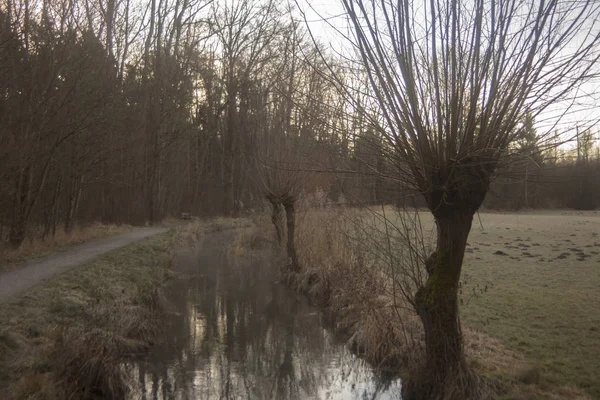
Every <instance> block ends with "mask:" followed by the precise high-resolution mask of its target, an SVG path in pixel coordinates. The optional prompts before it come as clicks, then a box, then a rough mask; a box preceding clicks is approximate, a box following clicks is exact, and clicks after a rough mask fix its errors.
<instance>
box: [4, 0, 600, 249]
mask: <svg viewBox="0 0 600 400" xmlns="http://www.w3.org/2000/svg"><path fill="white" fill-rule="evenodd" d="M288 7H289V6H288V5H286V4H284V2H280V1H278V0H265V1H261V0H254V1H242V0H236V1H233V2H226V3H221V2H210V1H205V0H162V1H161V0H149V1H144V2H132V1H130V0H82V1H76V2H63V1H57V0H1V2H0V237H1V239H2V240H3V241H6V240H8V241H10V242H11V243H12V244H13V245H14V246H19V245H20V243H21V242H22V241H23V240H24V239H25V237H27V236H28V235H30V234H32V232H33V228H35V231H36V232H41V233H40V234H41V235H42V236H52V235H54V234H55V233H56V231H57V229H63V230H65V231H67V232H69V231H71V230H72V229H73V227H74V226H75V225H76V224H82V223H83V224H85V223H89V222H92V221H102V222H105V223H132V224H143V223H150V224H152V223H155V222H157V221H159V220H161V219H162V218H163V217H165V216H169V215H171V216H172V215H178V214H179V213H181V212H189V213H192V214H194V215H215V214H221V215H237V214H239V213H240V212H241V211H242V209H243V208H246V209H248V208H257V207H262V206H263V205H264V204H269V203H271V204H273V203H272V201H273V200H274V199H276V202H279V201H280V200H281V199H283V198H286V196H287V197H289V196H288V195H293V196H292V197H293V198H298V197H299V196H301V195H302V193H308V192H314V191H315V190H317V188H319V189H320V190H321V191H322V192H324V193H326V194H327V197H328V199H329V201H331V202H332V203H339V202H344V203H346V204H356V205H360V204H370V205H380V204H398V203H407V202H408V203H410V204H413V205H423V204H422V202H423V200H422V196H420V195H418V193H416V192H415V191H414V189H411V188H410V185H404V183H403V182H398V181H397V180H394V179H390V178H389V177H391V176H395V175H397V174H394V173H393V171H395V170H397V169H398V168H399V166H398V165H397V163H395V161H394V160H393V157H390V154H392V153H393V151H391V147H390V144H389V143H387V142H386V141H385V140H384V135H382V134H381V132H380V131H377V130H376V129H373V127H372V124H371V123H370V122H369V120H368V118H367V119H365V117H364V113H363V112H362V111H361V110H359V109H354V110H352V109H351V108H349V102H348V101H347V99H346V98H345V97H344V94H343V90H340V82H339V77H343V76H347V77H348V82H341V83H342V84H347V85H355V86H360V85H357V84H356V82H354V81H351V78H350V77H352V76H353V74H351V73H348V74H345V72H344V71H345V69H347V68H348V69H349V68H351V67H352V64H350V65H348V64H347V63H345V62H344V60H343V59H341V58H340V59H334V58H333V57H330V59H328V57H329V56H326V55H324V52H323V50H322V49H320V48H319V46H318V45H316V44H315V43H314V42H313V40H311V37H310V36H309V35H308V34H307V32H306V29H305V28H304V26H303V25H302V24H301V23H299V22H298V21H296V20H294V19H293V18H292V16H291V15H292V14H291V12H290V10H289V8H288ZM332 68H334V69H336V70H335V71H332V70H331V69H332ZM332 72H335V74H336V76H337V77H338V81H335V82H334V81H332V80H331V79H330V78H329V77H330V76H331V73H332ZM354 76H355V75H354ZM366 97H368V96H366ZM522 142H523V143H520V144H517V145H518V146H521V147H523V149H525V148H526V147H527V146H531V145H532V143H533V144H535V143H534V142H535V133H533V136H530V137H529V138H523V140H522ZM586 143H587V142H586ZM278 146H279V147H278ZM585 146H588V145H587V144H585V143H580V144H579V146H578V149H580V152H579V156H578V157H577V158H576V160H575V161H573V160H570V159H568V158H566V157H558V156H554V157H551V156H549V153H548V152H541V151H539V152H538V153H539V154H543V157H542V158H539V159H538V158H535V157H533V156H532V157H530V161H529V162H518V163H513V164H507V165H506V166H505V167H504V170H503V173H501V174H500V175H499V178H498V179H496V180H495V181H494V183H493V185H492V193H491V194H490V195H489V196H488V199H487V200H486V206H487V207H490V208H507V209H518V208H526V207H575V208H593V207H597V206H598V198H599V197H598V195H597V193H599V190H600V188H598V185H599V183H598V182H600V179H598V178H599V174H600V172H599V168H600V165H599V160H598V155H597V152H596V153H594V151H592V149H593V146H589V147H585ZM299 149H302V151H300V152H299V153H298V152H296V151H295V150H299ZM523 149H522V150H523ZM530 150H531V153H532V154H533V153H535V152H536V151H537V150H535V149H530ZM534 150H535V151H534ZM528 151H529V150H528ZM292 153H294V156H290V157H288V159H287V160H285V159H284V158H285V157H284V156H283V155H285V154H288V155H289V154H292ZM275 155H279V156H277V157H276V156H275ZM292 159H293V161H294V163H293V165H292V163H291V160H292ZM292 169H296V170H298V169H301V170H303V171H304V173H303V174H298V173H294V174H292V175H293V177H294V178H293V179H290V176H287V177H285V176H283V175H285V171H288V172H289V171H290V170H292ZM274 171H279V172H278V173H275V174H274ZM308 172H311V173H308ZM278 175H279V176H278ZM284 178H285V179H284ZM282 182H285V185H283V184H282ZM286 185H287V186H286ZM284 186H285V187H284ZM36 234H37V233H36Z"/></svg>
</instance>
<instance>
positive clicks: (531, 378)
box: [230, 216, 591, 400]
mask: <svg viewBox="0 0 600 400" xmlns="http://www.w3.org/2000/svg"><path fill="white" fill-rule="evenodd" d="M305 218H306V216H305ZM271 230H273V227H272V226H271V225H270V223H269V222H268V218H266V217H264V216H263V217H262V218H260V217H257V218H255V220H254V226H253V227H252V228H250V229H246V230H241V231H239V234H238V237H237V238H236V240H235V241H234V243H233V244H232V245H231V249H230V254H232V255H233V256H242V255H246V256H251V255H252V254H253V252H254V251H257V250H261V249H263V248H264V247H265V246H271V247H272V248H273V249H275V254H276V255H277V256H278V257H279V258H280V260H279V263H280V265H281V275H282V278H283V279H282V280H283V281H284V282H285V284H286V285H287V286H288V287H289V288H290V289H291V290H294V291H296V292H298V293H300V294H302V295H304V296H306V297H307V298H308V299H309V301H310V302H311V303H312V304H313V305H315V306H316V307H318V308H319V309H320V311H321V313H322V315H323V318H324V320H325V323H326V324H327V325H328V327H329V328H330V329H331V331H332V332H333V333H334V334H335V335H336V336H337V337H338V339H339V340H340V341H342V342H345V343H346V345H347V346H348V347H349V348H350V350H351V351H352V352H354V353H355V354H356V355H357V356H359V357H361V358H363V359H365V360H366V361H367V362H368V363H369V364H370V365H372V366H373V367H374V368H375V369H376V370H378V371H381V372H382V373H384V374H386V375H387V376H398V377H401V378H403V380H404V381H405V382H406V379H405V378H407V377H408V378H410V376H411V374H412V373H413V372H414V371H415V368H419V366H420V360H419V357H420V356H422V355H423V352H424V349H423V348H422V347H421V346H420V344H419V342H420V341H421V340H422V338H420V337H419V336H420V332H421V329H422V328H421V327H420V325H419V322H418V321H417V320H416V319H415V318H414V317H415V316H411V315H408V314H410V313H408V314H407V315H406V316H405V317H408V318H406V319H405V320H404V321H403V324H404V326H403V327H402V329H401V331H403V332H404V333H408V335H409V336H410V337H409V338H407V337H400V335H399V334H398V329H395V328H394V326H393V321H395V320H397V317H398V316H397V315H393V314H392V311H391V309H392V308H391V307H390V304H388V303H387V302H386V301H384V300H383V301H382V299H381V297H380V296H372V295H371V294H372V293H375V291H376V290H377V285H376V283H375V286H373V282H369V280H370V279H369V277H365V276H353V275H352V274H347V272H349V270H348V269H346V271H345V272H346V274H344V273H341V274H340V273H339V272H340V270H342V269H341V268H340V269H339V270H337V271H334V275H332V274H331V271H323V269H322V268H321V266H319V265H312V264H310V263H309V265H304V266H303V265H301V266H300V271H299V272H293V271H291V270H290V269H289V268H287V257H286V256H285V252H284V249H282V248H280V247H279V246H278V244H277V240H276V239H275V236H274V233H273V232H271ZM313 233H314V231H313ZM297 239H298V238H297ZM297 241H298V240H297ZM298 251H299V252H300V251H302V249H301V246H299V247H298ZM336 273H337V274H336ZM355 287H361V289H360V290H359V292H360V293H357V291H356V290H355ZM365 292H366V293H368V294H367V295H366V296H365ZM354 294H358V295H359V298H358V299H356V298H353V295H354ZM365 298H372V299H374V300H373V301H370V302H368V303H369V304H365V301H364V300H365ZM361 303H362V304H361ZM366 310H368V312H365V311H366ZM415 322H416V325H415ZM396 328H397V327H396ZM463 334H464V336H465V342H466V343H465V353H466V357H467V361H468V363H469V365H470V367H471V368H472V369H473V371H474V372H475V373H476V374H477V375H478V376H479V377H480V379H482V380H483V381H482V382H481V383H482V384H483V385H482V387H481V389H482V391H481V392H480V394H481V398H482V399H483V398H486V399H499V400H507V399H510V400H525V399H538V398H539V399H556V400H563V399H564V400H566V399H569V400H571V399H576V400H590V399H591V398H590V397H589V396H588V395H587V394H586V393H584V392H583V391H582V390H580V389H579V388H575V387H573V386H559V385H556V384H552V383H550V382H546V381H543V380H541V379H540V373H539V371H538V370H537V369H536V368H535V367H532V366H530V365H529V364H528V363H527V361H526V360H525V358H524V356H523V355H522V354H520V353H517V352H514V351H511V350H508V349H506V348H505V346H504V345H503V344H502V343H501V342H500V341H499V340H497V339H495V338H492V337H490V336H488V335H486V334H484V333H482V332H478V331H476V330H474V329H471V328H470V327H468V326H463ZM399 344H401V345H399ZM407 344H409V346H407ZM410 346H414V347H410Z"/></svg>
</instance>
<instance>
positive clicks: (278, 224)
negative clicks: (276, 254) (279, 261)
mask: <svg viewBox="0 0 600 400" xmlns="http://www.w3.org/2000/svg"><path fill="white" fill-rule="evenodd" d="M271 209H272V212H271V222H272V223H273V226H275V233H276V234H277V242H278V243H279V245H282V244H283V234H284V233H283V225H282V216H281V204H280V203H278V202H276V201H271Z"/></svg>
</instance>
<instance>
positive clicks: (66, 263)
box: [0, 228, 167, 302]
mask: <svg viewBox="0 0 600 400" xmlns="http://www.w3.org/2000/svg"><path fill="white" fill-rule="evenodd" d="M166 231H167V229H165V228H143V229H136V230H134V231H132V232H127V233H123V234H121V235H116V236H110V237H105V238H101V239H94V240H90V241H89V242H86V243H84V244H82V245H79V246H77V247H75V248H73V249H71V250H69V251H66V252H64V253H59V254H55V255H53V256H50V257H47V258H42V259H39V260H34V261H30V262H26V263H24V264H23V265H22V266H21V267H20V268H19V269H17V270H14V271H10V272H6V273H2V274H0V302H5V301H7V300H9V299H10V298H11V297H13V296H16V295H17V294H19V293H21V292H22V291H24V290H26V289H29V288H30V287H32V286H35V285H37V284H39V283H41V282H43V281H45V280H47V279H49V278H51V277H52V276H54V275H56V274H59V273H61V272H65V271H68V270H70V269H72V268H75V267H79V266H81V265H84V264H86V263H88V262H90V261H91V260H93V259H94V258H96V257H98V256H101V255H103V254H106V253H108V252H110V251H112V250H116V249H119V248H121V247H124V246H127V245H128V244H131V243H134V242H137V241H138V240H141V239H144V238H147V237H149V236H154V235H157V234H159V233H163V232H166Z"/></svg>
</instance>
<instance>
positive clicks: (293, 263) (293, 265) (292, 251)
mask: <svg viewBox="0 0 600 400" xmlns="http://www.w3.org/2000/svg"><path fill="white" fill-rule="evenodd" d="M294 203H295V200H294V199H286V200H285V201H284V202H283V207H284V208H285V216H286V220H287V253H288V257H289V259H290V270H291V271H293V272H298V271H299V270H300V265H299V264H298V255H297V253H296V210H295V207H294Z"/></svg>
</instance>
